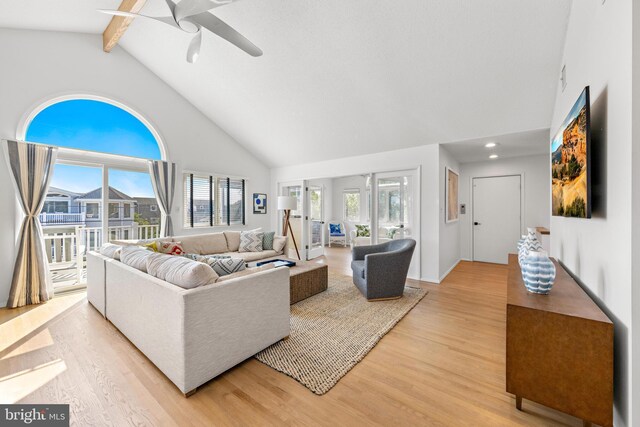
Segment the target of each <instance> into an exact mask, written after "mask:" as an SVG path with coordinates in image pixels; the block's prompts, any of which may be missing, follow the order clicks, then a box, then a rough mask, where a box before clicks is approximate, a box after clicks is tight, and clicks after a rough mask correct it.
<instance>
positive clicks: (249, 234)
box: [238, 231, 264, 252]
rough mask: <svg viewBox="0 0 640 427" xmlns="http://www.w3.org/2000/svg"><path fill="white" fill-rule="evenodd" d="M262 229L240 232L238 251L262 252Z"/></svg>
mask: <svg viewBox="0 0 640 427" xmlns="http://www.w3.org/2000/svg"><path fill="white" fill-rule="evenodd" d="M263 235H264V233H263V232H262V231H243V232H241V233H240V247H239V248H238V252H262V236H263Z"/></svg>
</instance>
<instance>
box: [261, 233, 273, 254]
mask: <svg viewBox="0 0 640 427" xmlns="http://www.w3.org/2000/svg"><path fill="white" fill-rule="evenodd" d="M275 235H276V232H275V231H265V232H264V233H263V234H262V250H263V251H264V250H269V249H273V239H274V237H275Z"/></svg>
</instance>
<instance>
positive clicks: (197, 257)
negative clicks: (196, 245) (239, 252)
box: [182, 254, 231, 263]
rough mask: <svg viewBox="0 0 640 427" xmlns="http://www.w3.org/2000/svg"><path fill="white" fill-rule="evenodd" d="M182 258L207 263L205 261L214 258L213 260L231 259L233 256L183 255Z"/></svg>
mask: <svg viewBox="0 0 640 427" xmlns="http://www.w3.org/2000/svg"><path fill="white" fill-rule="evenodd" d="M182 256H183V257H185V258H189V259H191V260H193V261H198V262H204V263H206V261H204V260H205V259H208V258H213V259H220V258H231V255H200V254H182Z"/></svg>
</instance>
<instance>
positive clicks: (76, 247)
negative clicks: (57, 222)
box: [44, 214, 160, 287]
mask: <svg viewBox="0 0 640 427" xmlns="http://www.w3.org/2000/svg"><path fill="white" fill-rule="evenodd" d="M71 215H73V214H71ZM108 233H109V240H128V239H154V238H157V237H159V236H160V226H159V225H138V224H137V223H133V225H131V226H115V227H109V228H108ZM102 242H103V239H102V228H101V227H85V226H82V225H77V226H69V227H58V228H56V229H55V231H53V230H47V229H46V228H45V229H44V247H45V252H46V254H47V261H48V262H49V267H50V269H51V271H52V272H53V275H54V287H55V285H56V277H58V276H59V277H63V278H64V282H69V277H70V273H71V271H75V274H72V275H71V276H75V277H72V278H73V280H74V281H75V283H76V284H79V283H81V282H82V281H83V280H82V279H83V277H85V274H84V268H85V260H86V258H85V256H86V254H87V252H88V251H95V250H98V249H99V248H100V246H102ZM73 280H72V281H73ZM58 282H59V281H58ZM68 284H69V283H65V285H68Z"/></svg>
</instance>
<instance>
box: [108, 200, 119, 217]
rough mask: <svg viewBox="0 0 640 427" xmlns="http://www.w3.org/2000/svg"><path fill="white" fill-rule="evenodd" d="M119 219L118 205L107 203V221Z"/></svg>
mask: <svg viewBox="0 0 640 427" xmlns="http://www.w3.org/2000/svg"><path fill="white" fill-rule="evenodd" d="M118 218H120V206H119V205H118V203H109V219H118Z"/></svg>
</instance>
